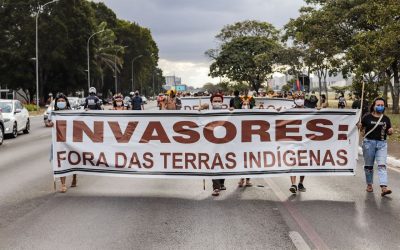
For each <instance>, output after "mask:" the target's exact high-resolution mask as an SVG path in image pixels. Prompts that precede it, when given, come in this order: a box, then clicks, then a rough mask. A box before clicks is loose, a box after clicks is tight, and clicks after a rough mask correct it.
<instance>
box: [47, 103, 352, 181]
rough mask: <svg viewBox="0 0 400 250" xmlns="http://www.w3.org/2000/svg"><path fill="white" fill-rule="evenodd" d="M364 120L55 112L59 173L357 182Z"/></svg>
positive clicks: (262, 113) (305, 114)
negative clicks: (326, 178) (354, 177)
mask: <svg viewBox="0 0 400 250" xmlns="http://www.w3.org/2000/svg"><path fill="white" fill-rule="evenodd" d="M358 113H359V112H358V111H355V110H351V111H344V110H343V111H339V110H324V111H316V110H288V111H284V112H275V111H269V110H252V111H248V110H247V111H240V110H239V111H235V112H229V111H205V112H204V111H201V112H199V111H178V112H177V111H162V112H160V111H154V112H141V113H137V112H133V111H132V112H130V111H124V112H115V111H112V112H111V111H103V112H98V111H89V112H55V113H54V120H55V126H54V128H53V148H54V152H53V157H54V161H53V170H54V175H55V176H56V177H59V176H66V175H70V174H73V173H75V174H76V173H79V174H96V175H112V176H136V177H137V176H140V177H158V178H172V177H173V178H186V177H199V178H212V177H216V176H217V177H221V178H222V177H223V178H229V177H231V178H238V177H240V176H245V177H266V176H280V175H295V174H302V175H353V174H354V169H355V167H356V159H357V152H358V151H357V150H358V132H357V127H356V123H357V121H358V115H359V114H358Z"/></svg>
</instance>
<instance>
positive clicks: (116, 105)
mask: <svg viewBox="0 0 400 250" xmlns="http://www.w3.org/2000/svg"><path fill="white" fill-rule="evenodd" d="M113 110H127V108H126V107H125V106H124V96H123V95H122V94H121V93H118V94H115V95H114V96H113Z"/></svg>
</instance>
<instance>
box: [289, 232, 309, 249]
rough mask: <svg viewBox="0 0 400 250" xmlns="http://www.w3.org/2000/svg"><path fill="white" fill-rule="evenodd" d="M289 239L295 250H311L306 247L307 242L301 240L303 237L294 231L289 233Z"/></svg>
mask: <svg viewBox="0 0 400 250" xmlns="http://www.w3.org/2000/svg"><path fill="white" fill-rule="evenodd" d="M289 237H290V239H291V240H292V242H293V244H294V246H295V247H296V248H297V250H311V248H310V247H309V246H308V244H307V242H306V241H305V240H304V239H303V237H302V236H301V235H300V234H299V233H298V232H296V231H290V232H289Z"/></svg>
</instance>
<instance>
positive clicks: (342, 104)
mask: <svg viewBox="0 0 400 250" xmlns="http://www.w3.org/2000/svg"><path fill="white" fill-rule="evenodd" d="M346 106H347V103H346V98H345V97H344V94H343V92H342V93H341V94H340V96H339V99H338V108H340V109H344V108H345V107H346Z"/></svg>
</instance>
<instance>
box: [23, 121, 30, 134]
mask: <svg viewBox="0 0 400 250" xmlns="http://www.w3.org/2000/svg"><path fill="white" fill-rule="evenodd" d="M30 130H31V122H30V121H29V119H28V121H27V122H26V126H25V130H24V134H29V131H30Z"/></svg>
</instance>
